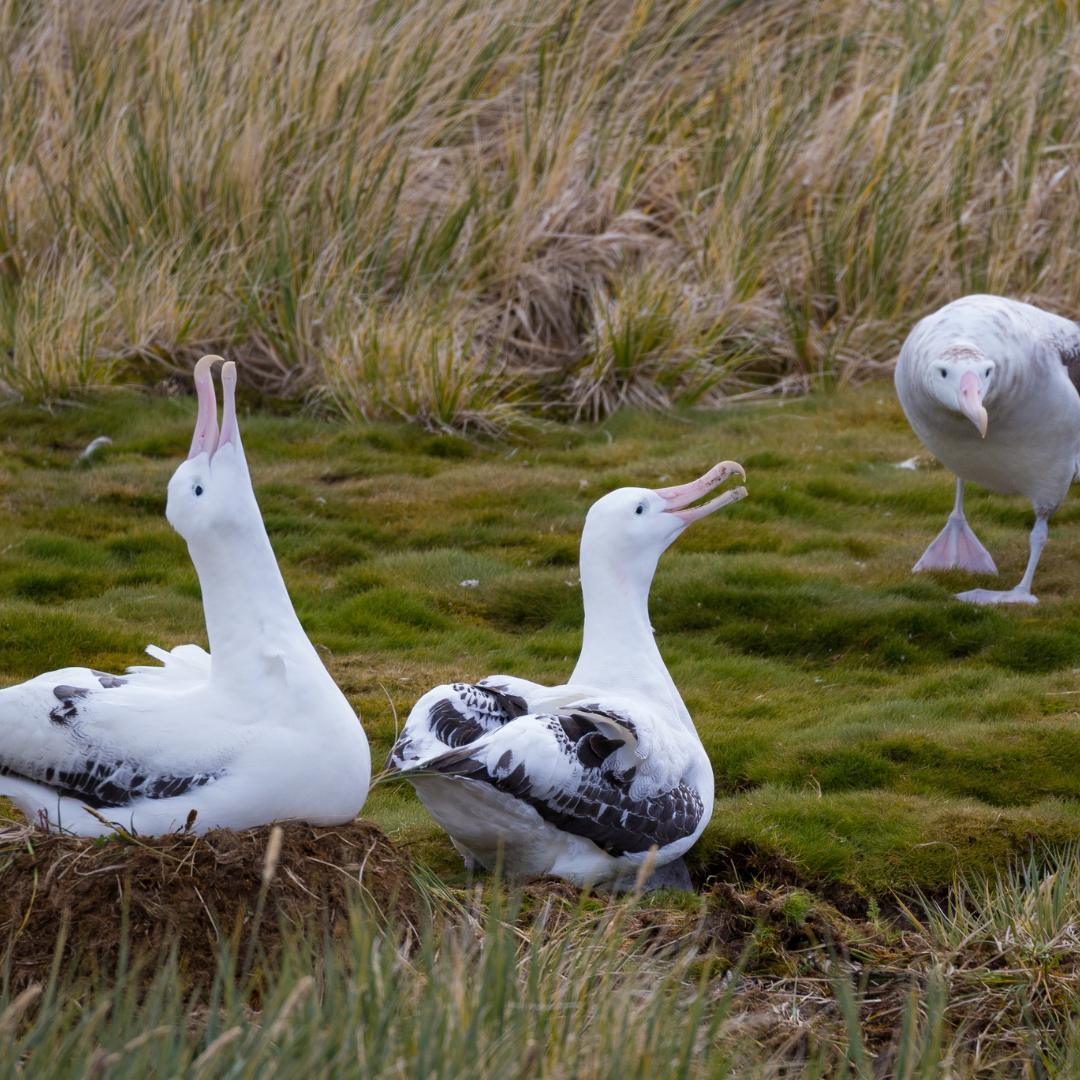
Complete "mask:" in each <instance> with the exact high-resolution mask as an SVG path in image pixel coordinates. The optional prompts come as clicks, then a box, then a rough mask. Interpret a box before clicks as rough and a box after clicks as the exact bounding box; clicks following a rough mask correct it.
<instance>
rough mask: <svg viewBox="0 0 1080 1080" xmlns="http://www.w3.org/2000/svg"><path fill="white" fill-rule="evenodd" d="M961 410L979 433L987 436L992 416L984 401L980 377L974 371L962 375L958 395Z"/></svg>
mask: <svg viewBox="0 0 1080 1080" xmlns="http://www.w3.org/2000/svg"><path fill="white" fill-rule="evenodd" d="M956 398H957V402H958V403H959V405H960V411H961V412H962V413H963V414H964V415H965V416H966V417H967V418H968V419H969V420H970V421H971V422H972V423H973V424H974V425H975V426H976V427H977V428H978V429H979V434H980V435H981V436H982V437H983V438H984V439H985V438H986V425H987V424H988V423H989V420H990V418H989V417H988V416H987V415H986V409H985V408H984V407H983V403H982V391H981V390H980V389H979V377H978V376H977V375H976V374H975V372H974V371H965V372H964V374H963V375H961V376H960V392H959V393H958V394H957V395H956Z"/></svg>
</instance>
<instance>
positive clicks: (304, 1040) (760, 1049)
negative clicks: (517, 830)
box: [0, 847, 1080, 1080]
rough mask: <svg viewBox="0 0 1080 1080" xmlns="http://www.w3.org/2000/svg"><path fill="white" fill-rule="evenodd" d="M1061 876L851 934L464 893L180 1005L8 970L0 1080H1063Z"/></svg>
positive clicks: (980, 885) (722, 891)
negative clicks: (15, 975) (570, 1079)
mask: <svg viewBox="0 0 1080 1080" xmlns="http://www.w3.org/2000/svg"><path fill="white" fill-rule="evenodd" d="M298 865H299V864H298ZM1078 867H1080V862H1078V858H1077V849H1076V848H1075V847H1072V848H1071V849H1069V850H1067V851H1064V852H1062V853H1060V854H1058V855H1056V856H1051V857H1049V858H1045V859H1043V860H1042V861H1041V863H1040V862H1036V861H1035V860H1031V861H1030V862H1029V863H1028V864H1026V865H1018V866H1016V867H1014V868H1013V869H1012V870H1011V871H1010V872H1008V873H1006V874H1004V875H1002V876H999V877H998V878H997V879H996V880H989V879H985V878H979V877H977V876H970V877H967V878H964V879H962V880H961V881H960V882H959V883H958V887H957V889H956V890H954V892H953V893H952V896H951V902H949V903H945V904H936V903H934V902H933V901H929V900H926V899H925V898H923V901H922V904H921V905H913V907H915V910H912V909H911V908H901V909H898V910H897V912H896V914H895V915H893V916H892V917H884V916H882V914H881V912H880V910H878V909H877V908H876V906H873V905H872V906H871V909H870V911H869V912H868V915H867V917H866V918H864V919H852V918H847V917H845V916H843V915H842V914H841V913H840V912H839V911H837V910H836V908H834V907H832V906H830V905H829V904H827V903H825V902H823V901H822V900H821V899H820V898H816V897H814V896H813V895H811V894H809V893H807V892H804V891H801V890H797V889H787V890H780V891H771V892H770V891H768V890H766V889H763V888H760V887H758V888H750V889H749V890H745V889H744V890H742V891H740V890H737V889H735V888H733V887H732V886H730V885H726V884H725V885H718V886H716V887H715V888H713V889H712V890H710V891H708V892H707V893H706V894H705V895H703V896H700V897H697V896H691V895H689V894H681V896H679V897H674V896H670V895H669V896H665V897H661V898H659V902H657V899H658V898H657V897H646V898H644V900H642V899H641V898H639V897H637V896H632V897H630V898H629V899H623V900H621V901H613V900H611V899H610V898H609V899H608V900H607V901H606V902H599V901H598V900H597V899H596V898H594V897H591V896H589V895H587V894H582V895H580V896H576V897H575V894H576V892H577V890H574V889H573V888H572V887H564V890H562V891H560V890H559V889H546V888H545V887H544V886H543V885H537V884H534V885H532V886H529V887H526V888H525V890H524V891H523V892H517V893H513V894H510V895H506V893H505V892H504V891H503V890H502V889H501V888H499V887H496V888H491V887H490V885H489V886H487V887H485V886H483V885H480V886H478V887H477V888H476V889H475V890H473V889H470V890H467V891H465V892H464V893H461V892H459V893H458V894H457V898H456V899H455V898H454V897H453V896H444V897H443V898H442V899H440V900H439V901H438V902H437V903H436V906H435V908H434V910H433V911H432V916H433V917H432V918H430V919H428V920H427V921H425V922H424V923H423V924H422V925H421V927H420V928H419V929H415V928H412V927H411V926H410V928H409V929H407V930H404V931H402V930H401V929H400V928H397V927H395V926H394V924H393V923H392V922H391V923H388V922H387V920H386V919H385V918H384V917H383V916H382V915H381V914H379V913H378V912H376V911H375V910H374V909H373V908H372V907H370V906H366V905H365V904H364V903H363V902H362V900H360V899H359V898H354V901H353V903H352V906H351V909H350V911H349V912H348V918H347V919H346V918H344V917H343V918H341V919H340V922H341V923H344V924H346V925H345V927H344V930H343V932H342V933H338V934H335V935H333V936H331V934H330V931H329V929H328V928H327V927H325V926H324V927H322V931H321V933H320V930H319V928H317V927H314V926H311V925H306V926H304V925H301V926H296V925H294V926H292V927H291V928H289V930H288V932H287V933H283V949H282V951H281V954H280V955H278V956H276V957H275V958H274V959H273V960H272V961H271V960H268V959H265V958H262V959H260V960H259V962H258V963H257V964H256V965H255V967H254V968H253V969H252V971H251V973H250V974H248V973H247V972H246V965H245V970H239V968H240V964H239V952H238V949H237V946H236V941H235V940H230V939H224V940H221V941H220V942H219V957H220V959H219V961H218V964H217V970H216V974H215V976H214V979H213V983H212V985H210V986H209V987H208V988H206V987H203V988H202V990H201V992H200V991H191V990H189V989H187V987H188V983H187V981H186V979H185V972H184V969H183V966H182V964H180V965H178V962H177V956H176V952H175V948H170V943H169V942H168V941H167V940H166V941H163V942H162V943H161V945H160V948H159V949H158V950H157V955H154V954H153V952H152V953H151V954H149V955H148V954H145V953H138V952H135V953H133V954H127V953H126V951H125V949H124V947H123V945H121V949H120V958H119V959H118V961H117V962H116V965H115V968H114V967H112V966H110V968H109V969H108V970H101V971H100V972H98V973H96V975H92V976H87V975H85V974H84V975H77V974H75V973H74V970H73V969H72V968H65V967H64V966H63V965H61V964H60V963H58V962H57V963H54V965H53V968H52V970H51V972H50V973H49V975H48V976H47V977H46V978H45V979H44V980H43V981H42V982H38V983H34V984H32V985H30V986H27V987H25V988H24V989H21V991H20V990H19V988H18V986H16V987H12V985H11V983H10V982H9V974H10V973H9V972H8V971H5V973H4V977H3V981H2V982H0V1046H2V1047H3V1051H4V1053H3V1054H2V1055H0V1077H2V1078H3V1080H8V1078H12V1080H13V1078H15V1077H26V1076H35V1077H36V1076H49V1077H56V1078H58V1080H59V1078H66V1077H83V1078H85V1077H87V1076H90V1077H99V1076H103V1075H108V1076H109V1077H115V1078H124V1077H145V1076H153V1077H174V1076H175V1077H205V1078H211V1077H237V1076H250V1077H253V1076H265V1075H273V1076H280V1077H284V1078H292V1077H323V1076H341V1077H353V1076H355V1077H358V1078H359V1077H372V1076H380V1077H381V1076H387V1075H391V1076H392V1075H403V1076H423V1077H426V1078H431V1077H434V1078H445V1080H459V1078H460V1080H464V1078H466V1077H469V1078H472V1077H477V1078H481V1080H483V1078H492V1080H495V1078H498V1080H502V1078H503V1077H507V1076H512V1077H517V1078H519V1080H543V1078H556V1077H564V1076H568V1075H570V1076H575V1077H581V1078H582V1080H601V1078H611V1080H614V1078H616V1077H618V1078H623V1077H631V1078H637V1077H640V1078H642V1080H645V1078H649V1080H653V1078H660V1080H666V1078H670V1080H699V1078H700V1080H705V1078H708V1080H721V1078H725V1077H734V1076H740V1077H742V1076H748V1077H754V1078H760V1080H774V1078H775V1080H779V1078H781V1077H784V1078H792V1077H799V1078H806V1080H811V1078H815V1080H816V1078H822V1077H826V1076H828V1077H852V1078H858V1080H870V1078H871V1077H881V1076H889V1077H897V1078H903V1080H930V1078H931V1077H940V1076H942V1075H944V1074H947V1075H949V1076H954V1077H957V1078H963V1080H968V1078H971V1080H974V1078H976V1077H985V1076H996V1077H1014V1076H1015V1077H1030V1076H1032V1075H1036V1076H1045V1077H1058V1076H1060V1077H1070V1076H1073V1075H1075V1068H1076V1063H1077V1060H1078V1055H1080V1044H1078V1041H1077V1032H1076V1027H1075V1021H1074V1019H1073V1017H1074V1014H1075V1010H1076V1007H1077V1004H1078V999H1077V995H1076V977H1077V968H1078V962H1080V949H1078V939H1077V929H1078V911H1077V896H1078V895H1080V890H1078V884H1080V881H1078V879H1080V869H1078ZM122 888H123V886H122ZM283 926H284V923H283ZM237 930H238V931H239V927H238V928H237ZM58 959H59V957H58Z"/></svg>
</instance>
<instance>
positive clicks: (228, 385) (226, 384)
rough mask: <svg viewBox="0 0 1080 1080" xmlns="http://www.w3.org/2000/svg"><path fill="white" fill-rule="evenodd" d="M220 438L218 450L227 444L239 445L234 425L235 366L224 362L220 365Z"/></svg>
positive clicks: (237, 430)
mask: <svg viewBox="0 0 1080 1080" xmlns="http://www.w3.org/2000/svg"><path fill="white" fill-rule="evenodd" d="M221 396H222V398H223V401H222V406H221V438H220V439H218V449H219V450H220V449H221V447H223V446H225V445H226V443H229V444H231V445H233V446H236V447H239V445H240V428H239V427H238V426H237V424H236V364H235V363H233V361H232V360H226V361H225V363H224V364H222V365H221Z"/></svg>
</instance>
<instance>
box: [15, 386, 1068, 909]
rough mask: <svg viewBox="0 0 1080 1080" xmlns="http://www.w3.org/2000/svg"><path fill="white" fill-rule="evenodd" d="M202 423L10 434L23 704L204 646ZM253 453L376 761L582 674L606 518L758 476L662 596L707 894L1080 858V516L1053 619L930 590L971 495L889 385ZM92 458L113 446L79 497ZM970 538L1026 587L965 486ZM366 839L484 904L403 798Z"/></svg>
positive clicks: (364, 433)
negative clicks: (462, 701)
mask: <svg viewBox="0 0 1080 1080" xmlns="http://www.w3.org/2000/svg"><path fill="white" fill-rule="evenodd" d="M193 417H194V400H193V399H190V398H179V399H158V398H148V397H144V396H134V395H126V394H120V395H117V396H116V397H112V398H107V399H100V400H96V401H94V402H92V403H91V404H90V405H89V406H88V407H85V408H70V409H67V410H65V411H63V412H61V413H58V414H50V413H48V412H45V411H42V410H40V409H32V408H29V407H25V408H23V407H13V406H9V407H7V408H5V409H4V410H3V412H2V413H0V418H2V422H3V435H2V437H0V642H2V648H0V678H2V679H3V680H4V681H5V682H6V683H13V682H16V681H19V680H20V679H23V678H26V677H28V676H31V675H34V674H37V673H39V672H41V671H45V670H48V669H50V668H56V667H60V666H63V665H66V664H88V665H93V666H95V667H98V668H104V669H110V668H111V669H116V670H119V669H120V668H122V667H123V666H124V665H126V664H132V663H138V662H141V660H142V657H141V650H142V648H143V646H144V645H145V644H147V643H150V642H153V643H156V644H158V645H162V646H170V647H171V646H173V645H177V644H180V643H182V642H186V641H197V642H200V643H202V644H204V645H205V644H206V639H205V631H204V627H203V621H202V611H201V607H200V603H199V587H198V581H197V578H196V576H195V573H194V571H193V569H192V567H191V564H190V562H189V560H188V558H187V553H186V550H185V547H184V544H183V542H182V540H181V539H180V538H179V537H178V536H177V535H176V534H175V533H174V532H173V531H172V529H171V528H170V527H169V525H168V523H167V522H166V521H165V518H164V508H165V487H166V483H167V481H168V478H169V476H170V475H171V473H172V471H173V469H174V468H175V466H176V464H177V462H178V458H179V456H180V455H181V454H182V452H183V451H184V449H185V447H186V445H187V441H188V439H189V438H190V433H191V429H192V422H193ZM242 430H243V435H244V440H245V445H246V447H247V451H248V457H249V461H250V464H251V467H252V473H253V476H254V480H255V486H256V492H257V495H258V498H259V503H260V506H261V507H262V510H263V514H264V517H265V520H266V525H267V528H268V530H269V533H270V537H271V539H272V541H273V544H274V548H275V550H276V551H277V553H278V556H279V559H280V562H281V566H282V570H283V572H284V575H285V579H286V581H287V583H288V586H289V589H290V591H291V593H292V596H293V599H294V602H295V604H296V607H297V611H298V612H299V614H300V617H301V619H302V620H303V622H304V625H305V627H306V628H307V630H308V632H309V633H310V635H311V637H312V639H313V640H314V641H315V642H316V643H317V645H318V646H319V647H320V650H321V651H322V652H323V654H324V655H325V657H326V661H327V664H328V665H329V667H330V669H331V671H332V672H333V674H334V676H335V677H336V678H337V679H338V681H339V683H340V685H341V686H342V688H343V689H344V691H345V693H346V694H347V695H348V697H349V700H350V701H351V702H352V703H353V704H354V705H355V707H356V708H357V709H358V710H359V711H360V713H361V715H362V717H363V722H364V726H365V728H366V730H367V732H368V736H369V738H370V739H371V741H372V751H373V759H374V760H375V761H376V762H378V761H380V760H381V758H382V756H383V755H384V754H385V753H386V751H387V749H388V748H389V746H390V743H391V741H392V739H393V736H394V731H395V728H396V726H399V725H400V724H401V723H403V722H404V718H405V716H406V715H407V713H408V710H409V708H410V706H411V704H412V702H413V701H414V700H415V698H416V697H418V696H419V694H420V693H421V692H423V690H425V689H427V688H428V687H430V686H431V685H433V684H435V683H438V682H443V681H447V680H449V679H474V678H479V677H480V676H482V675H485V674H490V673H494V672H510V673H513V674H518V675H523V676H526V677H529V678H533V679H538V680H540V681H551V682H558V681H561V680H563V679H565V678H566V677H567V676H568V675H569V673H570V671H571V668H572V666H573V661H574V657H575V655H576V653H577V650H578V648H579V646H580V641H581V593H580V588H579V587H578V579H577V567H576V560H577V540H578V536H579V533H580V530H581V525H582V521H583V519H584V516H585V512H586V510H587V509H588V507H589V505H590V504H591V503H592V502H593V500H595V499H596V498H598V497H599V496H600V495H602V494H603V493H604V492H606V491H609V490H611V489H612V488H614V487H617V486H621V485H625V484H642V485H658V484H661V483H675V482H681V481H684V480H689V479H692V478H693V477H695V476H697V475H699V474H700V473H702V472H703V471H704V470H705V469H706V468H707V467H708V466H710V465H711V464H713V463H714V462H716V461H718V460H721V459H724V458H734V459H735V460H738V461H741V462H743V463H744V464H745V466H746V468H747V487H748V489H749V492H750V494H749V497H748V498H747V499H746V500H744V501H743V502H741V503H739V504H738V505H736V506H734V507H731V508H729V509H726V510H724V511H721V512H720V513H718V514H716V515H714V516H712V517H710V518H708V519H706V520H705V521H703V522H700V523H698V524H696V525H695V526H694V527H693V528H692V529H691V530H690V531H689V532H687V533H686V534H685V535H684V536H683V537H682V538H681V539H680V540H679V541H677V543H676V544H675V545H674V547H673V548H672V549H671V550H669V552H668V553H667V554H666V555H665V556H664V558H663V559H662V560H661V564H660V570H659V572H658V574H657V579H656V583H655V585H654V587H653V597H652V612H653V621H654V624H655V626H656V629H657V632H658V637H659V643H660V647H661V650H662V651H663V653H664V655H665V657H666V658H667V660H668V663H669V665H670V668H671V672H672V675H673V677H674V678H675V681H676V683H677V684H678V685H679V687H680V688H681V690H682V692H683V695H684V697H685V699H686V702H687V705H688V706H689V708H690V711H691V713H692V714H693V716H694V717H695V720H696V722H697V724H698V728H699V730H700V731H701V733H702V737H703V739H704V741H705V744H706V747H707V749H708V751H709V753H710V755H711V757H712V759H713V762H714V764H715V768H716V779H717V792H718V798H717V805H716V810H715V812H714V815H713V820H712V823H711V825H710V826H709V829H708V831H707V832H706V834H705V837H704V838H703V840H702V841H701V843H700V844H699V845H698V846H697V848H696V849H695V851H694V852H693V855H692V862H693V864H694V867H695V869H696V871H697V873H698V874H699V875H700V876H702V877H707V876H708V875H710V874H716V875H720V876H725V875H726V876H730V875H731V874H732V873H733V872H739V873H745V872H747V870H748V869H749V870H751V871H756V870H759V869H761V870H764V869H767V868H771V869H772V870H775V871H777V872H781V873H783V874H786V875H788V876H789V877H791V878H794V879H797V880H799V881H803V882H811V883H824V882H833V883H840V884H844V885H848V886H854V887H856V888H858V889H861V890H867V891H875V892H884V891H887V890H888V889H892V888H895V889H901V890H902V889H906V888H910V887H911V886H919V887H921V888H923V889H932V888H938V887H941V886H943V885H945V884H947V883H948V882H949V881H950V880H951V879H952V877H953V875H954V873H955V871H956V870H957V869H958V868H981V869H986V868H989V867H990V866H991V865H992V864H993V863H994V862H995V861H998V862H1001V861H1003V860H1005V859H1006V858H1007V857H1008V856H1009V855H1010V854H1011V853H1014V852H1026V851H1027V850H1028V848H1029V847H1030V846H1031V845H1032V844H1038V843H1040V842H1041V841H1047V842H1050V843H1060V842H1063V841H1066V840H1068V839H1071V838H1073V837H1075V836H1076V835H1077V833H1078V831H1080V798H1078V796H1080V711H1078V710H1080V633H1078V630H1080V566H1078V563H1077V555H1078V554H1080V530H1078V529H1077V522H1078V521H1080V501H1075V500H1068V501H1066V504H1065V506H1064V507H1063V509H1062V511H1061V512H1060V513H1059V514H1058V516H1057V517H1056V518H1055V519H1054V520H1053V522H1052V523H1051V536H1050V543H1049V544H1048V545H1047V548H1046V551H1045V554H1044V556H1043V560H1042V563H1041V565H1040V568H1039V573H1038V576H1037V578H1036V591H1037V593H1038V595H1039V596H1040V598H1041V601H1042V602H1041V603H1040V604H1039V606H1038V607H1035V608H1023V609H1019V610H1005V609H1002V610H987V609H978V608H974V607H970V606H966V605H962V604H960V603H958V602H956V601H954V600H953V599H951V593H952V592H955V591H957V589H959V588H961V587H971V586H973V585H976V584H989V582H990V580H991V579H988V578H982V579H976V578H973V577H971V576H968V575H963V574H959V573H955V574H922V575H919V576H917V577H913V576H912V574H911V566H912V565H913V564H914V562H915V560H916V559H917V558H918V556H919V554H920V553H921V551H922V550H923V549H924V548H925V546H926V544H927V543H928V542H929V541H930V539H931V538H932V537H933V536H934V535H935V534H936V533H937V531H938V530H939V529H940V527H941V526H942V524H943V523H944V520H945V517H946V516H947V514H948V512H949V510H950V508H951V505H952V498H953V481H952V477H951V475H950V474H949V473H947V472H946V471H945V470H943V469H941V468H939V467H936V466H932V465H931V463H924V464H923V467H921V468H920V469H919V470H917V471H915V472H912V471H907V470H899V469H896V468H895V467H894V466H895V464H896V463H897V462H900V461H902V460H904V459H907V458H910V457H912V456H913V455H916V454H919V453H920V452H921V450H922V448H921V447H920V445H919V444H918V442H917V440H916V439H915V436H914V435H913V434H912V432H911V431H910V429H909V428H908V426H907V424H906V422H905V420H904V417H903V415H902V413H901V411H900V408H899V406H898V404H897V402H896V399H895V395H894V394H893V392H892V388H891V386H890V385H888V384H872V385H870V386H868V387H864V388H862V389H860V390H848V391H844V392H841V393H837V394H834V395H827V396H820V397H815V398H810V399H804V400H799V401H791V402H788V403H787V404H785V405H782V406H780V405H777V404H776V403H770V404H763V405H757V406H752V407H745V408H741V409H734V410H729V411H725V412H706V411H700V412H688V413H685V414H681V415H677V416H667V417H663V416H656V415H640V414H620V415H618V416H616V417H615V418H614V419H613V420H611V421H610V422H608V423H607V424H606V425H605V426H604V427H602V428H601V427H585V426H581V427H565V426H558V427H552V428H550V429H548V430H545V431H542V432H536V433H534V434H533V435H532V437H531V441H530V442H528V443H523V442H522V443H516V444H506V443H490V444H483V443H471V442H466V441H463V440H460V439H455V438H449V437H443V436H434V435H429V434H425V433H423V432H421V431H419V430H417V429H415V428H411V427H407V426H404V425H401V426H395V425H388V424H387V425H372V426H355V425H344V424H332V423H326V422H322V421H318V420H314V419H309V418H304V417H300V416H296V415H292V416H283V415H272V414H270V413H269V412H265V411H259V410H256V411H253V412H252V413H251V414H250V415H249V416H247V417H246V418H245V419H243V420H242ZM98 435H109V436H110V437H111V438H112V439H113V440H114V442H113V445H112V446H111V447H109V448H106V449H105V450H104V451H102V452H100V453H99V455H98V456H97V457H96V459H95V462H94V464H93V465H92V466H90V467H79V466H78V465H77V464H76V459H77V457H78V454H79V452H80V451H81V450H82V448H83V447H84V446H85V445H86V444H87V443H88V442H89V441H90V440H91V439H92V438H94V437H96V436H98ZM967 511H968V517H969V520H970V521H971V523H972V525H973V527H974V528H975V529H976V531H977V532H978V533H979V535H980V537H981V538H982V539H983V541H984V543H985V544H986V546H987V548H988V549H989V550H990V552H991V553H992V554H993V556H994V558H995V559H996V561H997V563H998V566H999V568H1000V570H1001V579H1000V580H1001V581H1002V582H1003V583H1006V584H1011V583H1013V582H1014V581H1015V580H1016V579H1018V578H1019V576H1020V574H1021V572H1022V569H1023V566H1024V563H1025V561H1026V558H1027V550H1028V549H1027V533H1028V529H1029V528H1030V525H1031V523H1032V514H1031V509H1030V507H1029V506H1028V505H1027V504H1026V503H1025V502H1024V501H1023V500H1022V499H1020V498H1006V497H1002V496H997V495H993V494H991V493H989V492H985V491H983V490H982V489H979V488H976V487H974V486H970V487H969V489H968V500H967ZM468 579H476V580H478V581H479V585H478V586H477V587H475V588H466V587H463V586H462V584H461V582H462V581H465V580H468ZM365 815H366V816H370V817H372V818H373V819H374V820H376V821H377V822H379V823H380V824H381V825H383V826H384V827H386V828H387V829H388V830H390V831H391V833H392V834H395V835H397V836H398V837H399V838H405V839H408V840H410V841H412V842H413V843H414V851H415V852H416V853H417V854H418V855H420V856H421V857H422V858H424V859H426V860H427V861H429V862H430V863H431V864H432V865H433V866H434V867H435V868H436V869H437V870H439V871H440V872H442V873H444V874H446V875H447V876H451V877H452V876H455V875H458V874H460V860H458V859H457V858H456V856H455V855H454V853H453V851H452V849H451V848H450V847H449V845H448V843H446V841H445V839H444V837H443V836H442V834H441V833H440V832H439V830H438V829H437V828H435V827H434V825H433V824H432V823H431V822H430V820H429V819H428V818H427V816H426V814H425V812H424V811H423V809H422V808H421V807H420V806H419V804H418V803H417V802H416V800H415V799H414V797H413V796H412V794H411V791H410V789H409V788H408V787H407V786H400V785H399V786H392V785H391V786H380V787H378V788H376V789H375V791H373V793H372V795H371V798H370V799H369V802H368V804H367V806H366V808H365Z"/></svg>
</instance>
